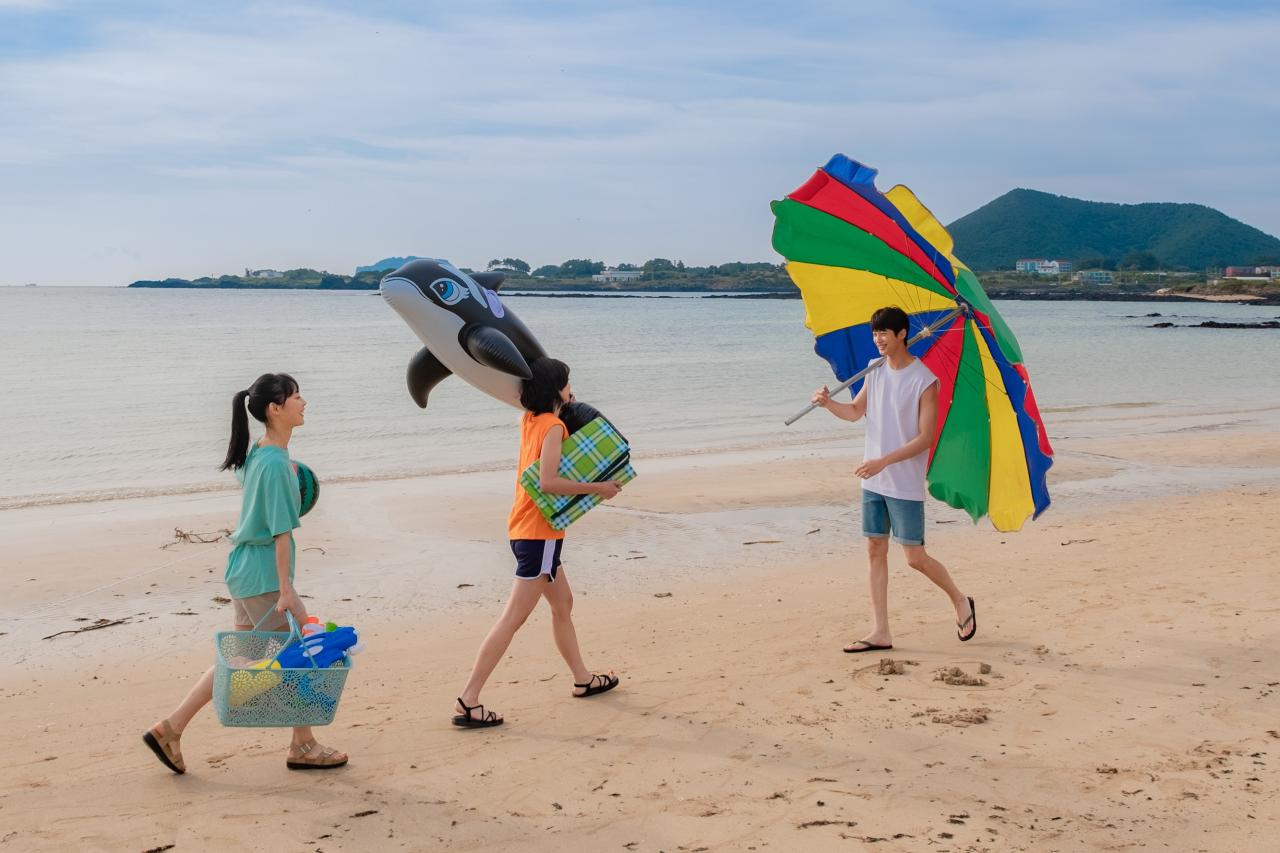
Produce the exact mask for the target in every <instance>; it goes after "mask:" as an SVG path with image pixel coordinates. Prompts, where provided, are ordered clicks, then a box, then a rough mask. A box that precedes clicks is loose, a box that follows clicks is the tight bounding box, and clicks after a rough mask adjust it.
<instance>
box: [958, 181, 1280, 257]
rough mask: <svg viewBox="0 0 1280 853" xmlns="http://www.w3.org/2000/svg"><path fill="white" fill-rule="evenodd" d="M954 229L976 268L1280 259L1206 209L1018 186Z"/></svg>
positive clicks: (1269, 240)
mask: <svg viewBox="0 0 1280 853" xmlns="http://www.w3.org/2000/svg"><path fill="white" fill-rule="evenodd" d="M947 230H949V231H950V232H951V236H952V237H954V238H955V243H956V252H955V253H956V257H957V258H959V259H960V260H962V261H964V263H965V264H967V265H968V266H970V267H971V268H973V269H975V270H998V269H1012V268H1013V265H1014V262H1015V261H1017V260H1018V259H1019V258H1063V259H1066V260H1071V261H1074V262H1076V263H1077V264H1080V263H1082V262H1090V265H1091V266H1094V265H1100V264H1099V263H1098V262H1099V261H1101V260H1104V259H1105V260H1109V261H1110V262H1112V263H1113V264H1123V263H1124V261H1125V258H1126V257H1137V255H1139V254H1140V253H1149V254H1150V255H1153V256H1155V259H1156V261H1157V262H1158V264H1159V265H1160V266H1162V267H1166V268H1175V269H1176V268H1185V269H1191V270H1202V269H1205V268H1206V267H1223V266H1227V265H1231V264H1253V263H1259V262H1262V261H1265V260H1267V259H1275V260H1277V261H1280V240H1277V239H1276V238H1275V237H1272V236H1271V235H1270V234H1266V233H1264V232H1262V231H1259V230H1258V229H1257V228H1253V227H1251V226H1249V225H1245V224H1244V223H1243V222H1240V221H1238V220H1235V219H1232V218H1231V217H1229V216H1227V215H1226V214H1224V213H1221V212H1219V211H1217V210H1214V209H1213V208H1211V207H1205V206H1204V205H1201V204H1168V203H1148V204H1110V203H1107V202H1100V201H1082V200H1080V199H1076V198H1068V197H1066V196H1061V195H1052V194H1051V193H1044V192H1039V191H1037V190H1024V189H1016V190H1010V191H1009V192H1007V193H1005V194H1004V195H1002V196H1000V197H999V198H998V199H996V200H995V201H992V202H989V203H988V204H985V205H983V206H982V207H980V208H978V209H977V210H975V211H974V212H973V213H970V214H968V215H967V216H962V217H960V218H959V219H957V220H956V221H955V222H953V223H951V224H950V225H949V226H947Z"/></svg>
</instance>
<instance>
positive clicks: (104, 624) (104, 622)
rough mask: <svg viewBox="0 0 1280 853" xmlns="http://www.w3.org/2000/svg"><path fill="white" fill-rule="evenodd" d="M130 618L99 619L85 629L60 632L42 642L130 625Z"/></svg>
mask: <svg viewBox="0 0 1280 853" xmlns="http://www.w3.org/2000/svg"><path fill="white" fill-rule="evenodd" d="M128 621H129V617H128V616H126V617H124V618H123V619H99V620H98V621H97V622H94V623H93V624H92V625H85V626H84V627H83V628H75V629H72V630H70V631H59V632H58V633H56V634H50V635H49V636H47V637H41V638H40V639H42V640H52V639H53V638H54V637H61V636H62V635H63V634H83V633H84V632H85V631H96V630H98V629H99V628H110V627H111V626H112V625H124V624H126V623H128Z"/></svg>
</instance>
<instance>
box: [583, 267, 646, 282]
mask: <svg viewBox="0 0 1280 853" xmlns="http://www.w3.org/2000/svg"><path fill="white" fill-rule="evenodd" d="M643 276H644V271H643V270H616V269H613V268H612V267H610V268H609V269H606V270H604V271H603V272H598V273H596V274H595V275H593V276H591V280H592V281H598V282H601V283H604V282H608V281H639V280H640V279H641V278H642V277H643Z"/></svg>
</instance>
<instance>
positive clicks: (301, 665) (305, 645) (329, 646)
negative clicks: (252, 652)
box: [276, 625, 364, 669]
mask: <svg viewBox="0 0 1280 853" xmlns="http://www.w3.org/2000/svg"><path fill="white" fill-rule="evenodd" d="M307 627H308V628H310V627H311V626H310V625H308V626H307ZM326 627H327V626H326ZM363 650H364V646H363V645H361V643H360V637H359V635H357V634H356V629H355V628H352V627H350V626H349V625H344V626H341V627H339V626H336V625H334V626H332V627H327V630H323V631H315V630H312V631H309V632H307V633H306V635H305V636H304V637H303V638H302V642H300V643H294V644H293V645H291V646H289V647H288V648H286V649H285V650H284V651H282V652H281V653H280V656H279V657H278V658H276V662H277V663H279V664H280V666H281V667H283V668H285V669H309V668H311V666H312V664H313V663H314V664H315V666H317V667H319V668H321V669H324V668H326V667H329V666H333V664H335V663H337V662H338V661H345V660H346V659H347V655H353V654H359V653H360V652H361V651H363Z"/></svg>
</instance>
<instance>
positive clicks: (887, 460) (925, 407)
mask: <svg viewBox="0 0 1280 853" xmlns="http://www.w3.org/2000/svg"><path fill="white" fill-rule="evenodd" d="M937 424H938V383H937V382H934V383H933V384H932V385H930V386H929V387H928V388H926V389H924V393H923V394H921V395H920V432H919V434H917V435H916V437H915V438H913V439H911V440H910V441H908V442H907V443H906V444H904V445H902V446H901V447H899V448H898V449H897V450H895V451H893V452H892V453H886V454H885V455H884V456H881V457H880V458H879V459H868V460H867V461H866V462H863V463H862V464H861V465H859V466H858V467H857V468H856V469H854V472H853V473H855V474H857V475H858V476H859V477H861V478H862V479H864V480H865V479H867V478H868V477H874V476H875V475H876V474H879V473H880V472H881V471H883V470H884V469H885V468H887V467H889V466H890V465H892V464H893V463H895V462H901V461H902V460H904V459H911V458H912V457H915V456H919V455H920V454H921V453H924V452H925V451H926V450H928V449H929V447H930V446H931V445H932V444H933V432H934V428H935V427H936V426H937Z"/></svg>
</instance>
